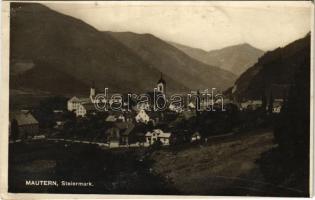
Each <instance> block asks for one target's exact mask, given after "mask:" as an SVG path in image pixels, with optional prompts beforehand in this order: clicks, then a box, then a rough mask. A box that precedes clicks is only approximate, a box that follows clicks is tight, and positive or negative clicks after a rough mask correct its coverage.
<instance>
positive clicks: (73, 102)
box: [67, 96, 90, 111]
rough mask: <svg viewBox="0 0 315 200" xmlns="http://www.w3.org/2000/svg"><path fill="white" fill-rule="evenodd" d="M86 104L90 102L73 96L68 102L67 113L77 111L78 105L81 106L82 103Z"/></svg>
mask: <svg viewBox="0 0 315 200" xmlns="http://www.w3.org/2000/svg"><path fill="white" fill-rule="evenodd" d="M88 102H90V99H89V98H78V97H76V96H74V97H72V98H71V99H69V100H68V102H67V109H68V111H76V110H78V109H79V106H80V105H82V104H83V103H88Z"/></svg>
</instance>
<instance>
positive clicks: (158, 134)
mask: <svg viewBox="0 0 315 200" xmlns="http://www.w3.org/2000/svg"><path fill="white" fill-rule="evenodd" d="M171 136H172V134H171V133H164V132H163V131H162V130H161V129H154V130H153V131H152V132H147V133H146V134H145V144H144V145H145V146H150V145H152V144H154V142H156V141H160V142H161V143H162V145H170V140H171Z"/></svg>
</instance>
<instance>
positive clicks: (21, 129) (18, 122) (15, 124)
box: [9, 111, 39, 139]
mask: <svg viewBox="0 0 315 200" xmlns="http://www.w3.org/2000/svg"><path fill="white" fill-rule="evenodd" d="M9 130H10V131H9V133H10V136H11V137H13V138H14V139H16V138H27V137H34V136H36V135H38V134H39V123H38V121H37V120H36V119H35V117H34V116H33V115H32V114H31V113H30V112H29V111H19V112H12V113H10V127H9Z"/></svg>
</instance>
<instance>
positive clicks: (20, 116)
mask: <svg viewBox="0 0 315 200" xmlns="http://www.w3.org/2000/svg"><path fill="white" fill-rule="evenodd" d="M156 87H157V89H158V92H159V94H162V95H164V97H165V94H166V82H165V80H163V77H162V75H161V78H160V79H159V81H158V82H157V85H156ZM192 93H194V94H197V96H196V98H194V99H192V100H191V102H185V103H186V105H187V106H185V109H176V107H174V106H171V105H169V106H168V108H167V109H166V110H163V111H154V109H153V108H152V106H154V105H152V104H150V103H148V102H142V103H141V102H140V103H139V102H138V103H134V102H133V104H132V110H129V109H127V106H129V105H126V104H125V103H124V104H123V109H122V111H112V110H110V111H107V112H101V111H100V110H98V109H97V107H96V106H95V100H94V101H93V99H95V98H94V97H95V95H96V89H95V86H94V84H92V86H91V88H90V95H89V97H77V96H73V97H71V98H69V99H66V105H64V109H57V108H55V109H53V108H52V107H55V106H52V107H51V108H49V106H48V108H47V109H51V111H50V113H51V114H50V115H47V113H44V115H45V118H47V116H51V117H50V118H49V117H48V118H49V119H48V121H47V119H42V120H40V119H37V117H36V112H35V113H32V111H31V110H20V111H15V112H11V113H10V141H11V142H14V141H23V140H27V139H34V140H36V139H47V140H55V141H57V140H61V141H68V142H79V143H80V142H81V143H88V144H97V145H99V146H103V147H106V148H118V147H122V148H127V147H149V146H152V145H154V144H156V145H159V146H169V145H176V144H182V143H197V142H205V141H207V140H208V139H209V138H211V137H217V136H220V135H230V134H234V133H237V132H238V131H239V130H240V127H241V128H242V126H241V125H242V123H240V122H239V121H238V118H239V115H240V113H244V114H245V115H252V114H251V113H253V112H254V111H256V110H261V109H262V107H265V109H263V110H264V111H265V112H267V111H268V112H269V113H270V114H278V113H280V110H281V106H282V104H283V99H272V100H269V102H272V106H270V103H269V105H267V104H266V103H263V100H261V99H248V100H247V101H243V102H240V103H236V102H235V101H233V100H231V99H228V98H225V99H223V98H219V99H217V100H216V101H215V102H214V105H211V106H214V107H215V108H216V110H214V109H213V110H214V111H212V112H209V111H207V106H209V105H206V104H205V103H204V101H202V100H201V98H199V97H200V96H201V95H202V93H203V91H201V92H200V91H192ZM149 94H151V95H152V93H149ZM162 100H165V99H162ZM165 101H166V100H165ZM64 102H65V101H63V104H64ZM108 103H109V104H115V103H117V102H115V101H110V102H108ZM119 103H121V102H119ZM159 103H165V102H159ZM59 104H60V103H59ZM166 104H167V102H166ZM263 104H264V105H263ZM124 108H125V109H124ZM221 108H222V109H221ZM47 109H46V110H47ZM236 113H238V115H236ZM42 115H43V114H42ZM37 116H39V117H38V118H40V113H37ZM211 118H214V119H212V122H211V123H210V124H206V123H205V121H207V120H209V119H211ZM233 118H234V119H233ZM222 120H227V121H223V123H226V124H224V125H223V126H222V125H221V126H220V125H216V123H219V124H220V123H222ZM253 120H254V119H253ZM256 122H257V121H256ZM256 122H255V123H256ZM47 123H49V125H47ZM251 123H252V122H245V123H243V125H244V124H245V126H246V124H251ZM255 123H254V124H255ZM258 123H259V120H258ZM229 124H231V125H229ZM211 126H212V129H215V130H211V129H209V128H210V127H211Z"/></svg>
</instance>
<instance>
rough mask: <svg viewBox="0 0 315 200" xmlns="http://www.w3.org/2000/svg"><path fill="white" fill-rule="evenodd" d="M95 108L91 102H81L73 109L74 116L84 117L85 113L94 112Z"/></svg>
mask: <svg viewBox="0 0 315 200" xmlns="http://www.w3.org/2000/svg"><path fill="white" fill-rule="evenodd" d="M96 112H97V110H96V108H95V105H94V104H93V103H83V104H80V105H79V106H78V109H77V110H75V114H76V116H77V117H78V116H81V117H84V116H86V114H96Z"/></svg>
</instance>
